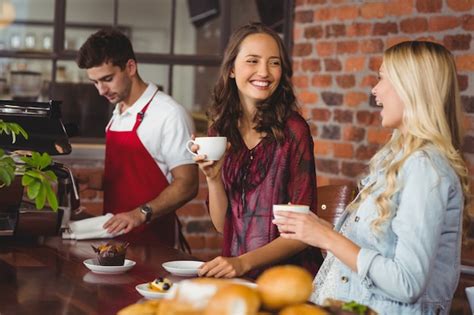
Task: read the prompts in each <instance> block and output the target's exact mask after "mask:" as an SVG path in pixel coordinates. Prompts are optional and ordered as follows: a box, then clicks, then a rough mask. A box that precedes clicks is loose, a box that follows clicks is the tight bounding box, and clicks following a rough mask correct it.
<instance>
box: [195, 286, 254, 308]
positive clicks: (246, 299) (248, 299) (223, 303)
mask: <svg viewBox="0 0 474 315" xmlns="http://www.w3.org/2000/svg"><path fill="white" fill-rule="evenodd" d="M259 308H260V298H259V296H258V293H257V291H256V290H255V289H253V288H249V287H247V286H245V285H241V284H230V285H227V286H225V287H222V288H220V289H219V290H218V291H217V293H216V294H215V295H214V296H213V297H212V298H211V299H210V301H209V303H208V305H207V307H206V309H205V311H204V315H215V314H219V315H233V314H239V315H256V314H257V313H258V309H259Z"/></svg>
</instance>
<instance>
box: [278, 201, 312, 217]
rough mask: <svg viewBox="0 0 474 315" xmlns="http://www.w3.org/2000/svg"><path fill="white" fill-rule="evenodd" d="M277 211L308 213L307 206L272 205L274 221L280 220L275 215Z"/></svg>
mask: <svg viewBox="0 0 474 315" xmlns="http://www.w3.org/2000/svg"><path fill="white" fill-rule="evenodd" d="M278 211H290V212H299V213H308V212H309V206H307V205H288V204H281V205H273V216H274V217H275V219H279V218H280V216H279V215H278V214H277V213H278Z"/></svg>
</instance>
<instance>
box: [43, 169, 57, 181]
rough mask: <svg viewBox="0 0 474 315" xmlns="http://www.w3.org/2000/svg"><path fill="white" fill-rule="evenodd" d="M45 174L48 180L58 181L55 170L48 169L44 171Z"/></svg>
mask: <svg viewBox="0 0 474 315" xmlns="http://www.w3.org/2000/svg"><path fill="white" fill-rule="evenodd" d="M44 175H45V176H46V178H48V180H49V181H50V182H57V181H58V177H57V176H56V174H54V172H53V171H46V172H44Z"/></svg>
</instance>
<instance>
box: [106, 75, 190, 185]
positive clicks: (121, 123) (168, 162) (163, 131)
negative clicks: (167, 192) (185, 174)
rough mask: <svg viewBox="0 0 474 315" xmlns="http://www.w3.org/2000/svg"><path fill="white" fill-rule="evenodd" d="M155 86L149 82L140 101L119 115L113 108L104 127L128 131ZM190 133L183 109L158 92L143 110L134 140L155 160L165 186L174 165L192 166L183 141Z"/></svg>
mask: <svg viewBox="0 0 474 315" xmlns="http://www.w3.org/2000/svg"><path fill="white" fill-rule="evenodd" d="M156 89H157V87H156V85H154V84H152V83H149V84H148V87H147V89H146V90H145V92H143V94H142V95H141V96H140V98H139V99H138V100H137V101H136V102H135V103H134V104H133V105H132V106H131V107H129V108H128V109H127V110H125V111H124V112H123V113H121V114H120V110H119V106H118V105H116V106H115V109H114V111H113V114H112V118H111V120H110V121H109V123H108V125H107V128H109V126H110V130H112V131H130V130H132V129H133V126H134V125H135V120H136V117H137V114H138V113H139V112H140V111H141V110H142V109H143V107H145V105H146V104H147V103H148V101H149V100H150V99H151V97H152V96H153V93H155V91H156ZM192 133H194V123H193V120H192V118H191V116H190V115H189V113H188V112H187V110H186V109H185V108H184V107H183V106H181V105H180V104H178V103H177V102H176V101H175V100H174V99H173V98H172V97H171V96H169V95H167V94H165V93H162V92H158V93H156V95H155V97H154V98H153V100H152V102H151V103H150V106H148V109H147V111H146V114H145V117H144V118H143V121H142V123H141V125H140V127H139V128H138V130H137V134H138V138H140V141H141V142H142V143H143V145H144V146H145V148H146V150H147V151H148V152H149V153H150V155H151V156H152V157H153V159H154V160H155V162H156V164H158V167H159V168H160V169H161V171H162V172H163V174H164V175H165V176H166V179H167V180H168V182H169V183H171V181H172V180H173V176H172V174H171V170H172V169H173V168H175V167H177V166H181V165H185V164H194V161H193V156H192V155H191V154H190V153H189V152H188V151H187V150H186V142H187V141H188V140H189V139H191V134H192Z"/></svg>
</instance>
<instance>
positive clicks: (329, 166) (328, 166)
mask: <svg viewBox="0 0 474 315" xmlns="http://www.w3.org/2000/svg"><path fill="white" fill-rule="evenodd" d="M316 168H317V170H318V172H319V171H320V172H324V173H330V174H339V161H337V160H331V159H316Z"/></svg>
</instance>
